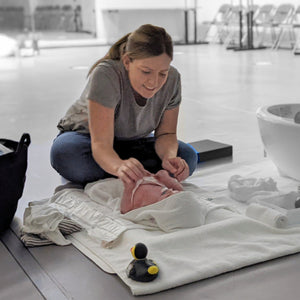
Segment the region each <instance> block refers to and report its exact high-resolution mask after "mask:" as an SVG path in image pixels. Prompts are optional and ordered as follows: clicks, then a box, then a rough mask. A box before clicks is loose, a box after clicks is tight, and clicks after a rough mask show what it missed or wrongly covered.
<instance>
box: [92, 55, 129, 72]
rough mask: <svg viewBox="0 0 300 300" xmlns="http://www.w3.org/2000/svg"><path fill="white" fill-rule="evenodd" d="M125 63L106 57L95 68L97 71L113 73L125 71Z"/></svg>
mask: <svg viewBox="0 0 300 300" xmlns="http://www.w3.org/2000/svg"><path fill="white" fill-rule="evenodd" d="M123 69H124V66H123V63H122V62H121V61H120V60H113V59H105V60H103V61H101V62H100V63H99V64H98V65H97V66H96V68H95V70H94V71H95V73H104V74H111V73H117V74H122V73H123Z"/></svg>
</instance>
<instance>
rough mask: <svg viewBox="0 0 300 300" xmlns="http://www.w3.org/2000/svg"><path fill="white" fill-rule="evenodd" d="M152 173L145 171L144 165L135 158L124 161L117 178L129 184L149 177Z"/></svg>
mask: <svg viewBox="0 0 300 300" xmlns="http://www.w3.org/2000/svg"><path fill="white" fill-rule="evenodd" d="M149 174H150V173H149V172H148V171H147V170H145V169H144V167H143V165H142V164H141V163H140V162H139V161H138V160H137V159H135V158H129V159H126V160H123V161H122V164H121V165H120V166H119V168H118V170H117V176H118V177H119V178H120V179H121V180H122V181H123V182H124V183H127V184H130V183H132V182H136V181H137V180H139V179H141V178H143V177H144V176H148V175H149Z"/></svg>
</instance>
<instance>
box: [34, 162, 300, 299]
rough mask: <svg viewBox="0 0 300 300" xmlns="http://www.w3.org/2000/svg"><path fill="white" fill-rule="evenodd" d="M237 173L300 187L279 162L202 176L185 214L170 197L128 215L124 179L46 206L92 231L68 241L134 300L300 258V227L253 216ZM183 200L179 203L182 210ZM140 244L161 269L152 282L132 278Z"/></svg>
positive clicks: (188, 190) (64, 194)
mask: <svg viewBox="0 0 300 300" xmlns="http://www.w3.org/2000/svg"><path fill="white" fill-rule="evenodd" d="M225 169H226V168H225ZM235 174H239V175H243V176H257V177H264V176H271V177H273V178H274V179H275V181H276V182H277V183H278V188H279V189H281V190H282V189H284V188H286V189H291V188H293V189H294V190H296V189H297V184H298V183H297V182H295V181H293V180H290V179H286V178H281V177H279V176H277V170H276V169H275V168H274V165H273V164H272V162H270V161H269V160H265V161H263V162H260V163H258V164H253V165H250V166H237V165H233V164H232V165H229V166H228V168H227V171H225V170H224V167H222V168H214V169H211V170H204V171H203V172H199V173H198V174H196V175H194V176H193V177H191V178H190V179H188V180H187V181H186V183H184V188H185V192H182V194H181V196H186V197H187V198H184V200H183V201H182V204H184V206H183V207H182V214H180V213H178V210H177V211H176V207H174V206H172V202H168V201H171V200H172V197H169V200H167V199H168V198H167V199H164V200H163V201H165V200H167V201H165V202H163V201H161V202H160V203H156V204H154V205H150V206H148V207H145V208H141V209H138V210H135V211H131V212H129V213H127V214H125V215H123V216H122V215H120V213H119V204H120V202H119V201H120V197H121V193H122V185H121V184H120V182H119V181H118V180H117V179H109V180H105V181H101V182H95V183H92V184H89V185H87V187H86V189H85V190H84V191H82V190H71V189H70V190H64V191H61V192H59V193H58V194H56V195H55V196H54V197H52V198H51V199H48V201H46V202H47V205H50V206H51V207H52V208H55V209H58V210H59V211H60V212H61V213H63V215H64V216H65V217H68V218H70V219H72V220H74V221H76V222H77V223H79V225H80V226H81V227H82V228H85V230H82V231H80V232H76V233H73V234H72V235H70V236H69V237H68V239H69V240H70V241H71V242H72V243H73V245H74V246H75V247H77V248H78V249H79V250H80V251H82V252H83V253H84V254H85V255H87V256H88V257H89V258H90V259H91V260H93V261H94V262H95V263H96V264H98V265H99V266H100V267H101V268H102V269H103V270H105V271H107V272H110V273H116V274H117V275H118V276H119V277H120V278H121V279H122V280H123V281H124V282H125V284H127V285H128V287H129V288H130V290H131V291H132V293H133V294H134V295H145V294H151V293H156V292H159V291H162V290H166V289H170V288H173V287H176V286H180V285H183V284H186V283H190V282H194V281H197V280H201V279H204V278H208V277H212V276H215V275H218V274H221V273H224V272H228V271H232V270H236V269H239V268H242V267H245V266H249V265H251V264H255V263H259V262H263V261H266V260H270V259H273V258H277V257H281V256H285V255H289V254H293V253H297V252H300V228H298V227H295V228H288V229H282V228H275V227H273V226H270V225H268V224H265V223H263V222H260V221H259V220H256V219H254V218H251V217H248V216H246V214H245V211H246V204H245V203H238V202H236V201H234V200H233V199H231V198H230V197H229V193H228V190H227V182H228V179H229V178H230V177H231V176H232V175H235ZM200 187H201V188H200ZM181 196H180V193H179V194H178V195H177V197H178V198H176V199H175V198H174V199H173V200H175V201H177V204H178V203H179V204H178V205H181V204H180V197H181ZM188 197H190V198H189V200H190V201H185V200H187V199H188ZM46 202H45V201H44V202H43V205H45V203H46ZM189 202H191V203H190V204H191V205H190V206H189V205H188V206H186V204H187V203H189ZM173 203H174V202H173ZM33 205H39V204H38V203H34V204H33ZM156 206H157V207H156ZM174 209H175V210H174ZM184 209H185V210H184ZM168 210H169V213H170V214H169V215H168V214H167V211H168ZM197 215H199V218H197ZM172 218H173V219H174V222H172ZM137 242H142V243H144V244H146V245H147V247H148V256H147V257H148V258H150V259H153V260H155V262H156V263H157V264H158V266H159V268H160V272H159V276H158V278H157V279H156V280H154V281H152V282H149V283H141V282H135V281H133V280H131V279H130V278H128V277H127V275H126V268H127V266H128V264H129V262H130V261H131V260H132V256H131V253H130V248H131V247H132V246H133V245H134V244H135V243H137Z"/></svg>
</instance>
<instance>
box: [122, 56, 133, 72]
mask: <svg viewBox="0 0 300 300" xmlns="http://www.w3.org/2000/svg"><path fill="white" fill-rule="evenodd" d="M130 61H131V60H130V58H129V56H128V54H124V55H123V57H122V62H123V65H124V67H125V69H126V70H127V71H128V69H129V64H130Z"/></svg>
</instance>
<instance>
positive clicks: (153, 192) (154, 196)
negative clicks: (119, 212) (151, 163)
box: [132, 171, 183, 208]
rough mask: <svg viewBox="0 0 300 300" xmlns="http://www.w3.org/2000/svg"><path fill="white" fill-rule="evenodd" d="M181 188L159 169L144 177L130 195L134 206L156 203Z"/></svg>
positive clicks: (173, 179)
mask: <svg viewBox="0 0 300 300" xmlns="http://www.w3.org/2000/svg"><path fill="white" fill-rule="evenodd" d="M182 190H183V188H182V185H181V184H180V183H179V182H178V181H177V180H176V179H175V178H172V177H170V175H169V174H168V172H166V171H159V172H158V173H156V174H155V175H154V176H149V177H144V178H143V180H142V182H141V183H140V184H139V185H138V186H137V188H136V189H135V191H134V192H133V195H132V198H133V199H132V200H133V203H134V208H138V207H143V206H146V205H150V204H153V203H156V202H158V201H161V200H163V199H165V198H167V197H169V196H171V195H174V194H176V193H178V192H180V191H182Z"/></svg>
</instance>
